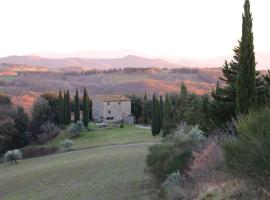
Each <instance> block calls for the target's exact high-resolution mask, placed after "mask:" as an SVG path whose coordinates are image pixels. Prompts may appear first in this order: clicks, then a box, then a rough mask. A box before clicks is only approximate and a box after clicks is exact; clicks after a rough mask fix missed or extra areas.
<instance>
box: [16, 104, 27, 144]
mask: <svg viewBox="0 0 270 200" xmlns="http://www.w3.org/2000/svg"><path fill="white" fill-rule="evenodd" d="M14 122H15V128H16V129H17V130H18V134H16V135H15V136H14V138H13V141H14V146H15V148H21V147H23V146H25V145H27V144H28V139H27V137H26V132H27V130H28V126H29V117H28V115H27V114H26V112H25V111H24V108H23V107H21V106H19V107H18V108H17V110H16V115H15V117H14Z"/></svg>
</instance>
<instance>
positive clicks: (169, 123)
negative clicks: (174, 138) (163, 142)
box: [162, 94, 174, 137]
mask: <svg viewBox="0 0 270 200" xmlns="http://www.w3.org/2000/svg"><path fill="white" fill-rule="evenodd" d="M173 128H174V123H173V113H172V104H171V101H170V97H169V95H168V94H166V95H165V103H164V119H163V124H162V130H163V131H162V135H163V137H165V136H166V135H168V134H170V132H171V130H172V129H173Z"/></svg>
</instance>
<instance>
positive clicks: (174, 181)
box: [161, 171, 185, 200]
mask: <svg viewBox="0 0 270 200" xmlns="http://www.w3.org/2000/svg"><path fill="white" fill-rule="evenodd" d="M184 180H185V177H184V176H183V175H181V174H180V172H179V171H176V172H173V173H172V174H171V175H169V176H168V178H167V179H166V180H165V181H164V182H163V183H162V184H161V188H162V192H163V196H164V198H166V199H169V200H174V199H175V200H178V199H183V198H184V197H185V195H184V194H183V191H182V190H181V186H180V185H181V183H182V181H184Z"/></svg>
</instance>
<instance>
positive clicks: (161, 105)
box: [159, 95, 164, 129]
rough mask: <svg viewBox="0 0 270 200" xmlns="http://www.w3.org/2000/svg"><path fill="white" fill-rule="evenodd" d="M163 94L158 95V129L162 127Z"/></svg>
mask: <svg viewBox="0 0 270 200" xmlns="http://www.w3.org/2000/svg"><path fill="white" fill-rule="evenodd" d="M163 105H164V104H163V96H162V95H160V97H159V108H160V113H159V115H160V121H159V124H160V129H162V125H163V119H164V107H163Z"/></svg>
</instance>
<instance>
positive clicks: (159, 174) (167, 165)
mask: <svg viewBox="0 0 270 200" xmlns="http://www.w3.org/2000/svg"><path fill="white" fill-rule="evenodd" d="M203 140H204V136H203V135H202V132H201V131H200V130H199V129H198V127H192V128H190V127H188V126H180V127H178V128H177V130H176V131H175V132H173V133H172V134H170V135H168V136H167V137H166V138H165V139H164V140H163V141H162V143H161V144H156V145H154V146H152V147H150V148H149V151H150V154H149V155H148V156H147V159H146V161H147V165H148V167H149V168H150V172H152V173H153V175H154V176H155V177H156V178H157V179H158V180H161V181H163V180H164V179H165V178H166V176H167V175H168V174H171V173H173V172H175V171H177V170H179V172H180V173H184V172H185V171H186V170H187V169H188V166H189V163H190V161H191V159H192V157H193V156H192V150H193V149H195V148H198V147H199V144H200V143H201V142H202V141H203Z"/></svg>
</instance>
